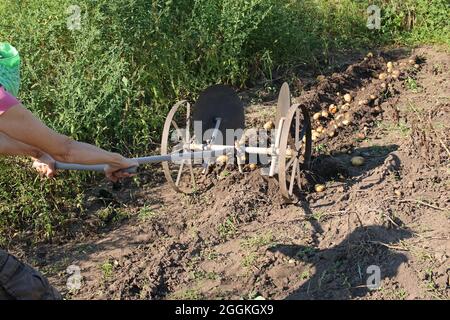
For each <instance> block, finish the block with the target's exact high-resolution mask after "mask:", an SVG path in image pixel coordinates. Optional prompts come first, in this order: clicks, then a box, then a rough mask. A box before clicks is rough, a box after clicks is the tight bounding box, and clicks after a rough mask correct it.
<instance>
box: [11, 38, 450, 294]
mask: <svg viewBox="0 0 450 320" xmlns="http://www.w3.org/2000/svg"><path fill="white" fill-rule="evenodd" d="M373 54H374V57H373V58H366V59H364V57H359V58H358V59H357V60H356V61H355V60H353V61H351V62H348V63H347V64H344V65H341V66H340V67H339V68H338V69H337V70H335V71H336V72H334V73H332V74H327V75H326V77H325V79H323V80H322V81H318V80H315V79H314V80H311V79H303V80H299V81H297V82H296V87H295V90H296V92H298V97H295V99H294V102H296V103H300V104H304V105H305V106H307V107H308V108H309V109H310V110H311V114H314V113H316V112H318V111H321V110H328V108H329V105H330V104H336V105H338V106H342V105H343V104H344V103H343V96H344V94H346V93H350V94H351V95H352V102H351V103H350V110H349V114H350V115H351V117H350V123H349V124H348V125H347V126H344V125H342V126H340V127H338V128H337V129H333V122H332V121H333V119H332V118H333V117H332V116H330V117H329V118H328V119H322V120H320V123H318V122H315V123H314V125H313V126H314V128H317V127H318V126H319V125H321V126H323V127H324V128H325V129H326V132H329V131H330V130H333V131H334V132H335V135H334V136H333V137H329V136H328V135H327V134H326V135H325V136H324V137H322V138H319V139H318V140H317V141H315V142H314V157H313V165H312V169H311V171H310V172H305V184H304V186H303V190H302V191H301V192H299V201H298V202H297V203H294V204H285V203H283V201H282V199H281V196H280V195H279V191H278V183H277V181H276V180H275V179H270V178H266V177H263V176H261V174H260V172H259V170H255V171H250V170H248V169H247V170H246V172H245V173H244V174H240V173H239V172H238V171H237V170H232V168H227V169H224V170H221V171H220V170H219V174H217V175H216V176H215V178H214V179H212V180H211V181H212V182H211V185H210V187H209V188H208V190H207V191H205V192H203V193H201V194H197V195H194V196H185V195H182V194H177V193H175V192H174V191H172V189H171V188H170V187H169V186H168V185H167V184H166V183H165V182H164V179H163V176H162V173H161V170H156V169H155V170H154V171H148V173H147V174H144V175H141V176H140V177H139V179H136V180H135V181H133V182H128V183H125V184H124V185H122V186H115V187H113V188H112V187H111V186H110V185H108V184H106V183H105V184H104V185H101V186H96V187H95V188H93V189H92V190H91V191H90V192H89V194H90V197H89V198H88V199H86V203H85V211H84V213H83V215H82V216H79V217H74V219H73V221H71V222H70V223H69V224H68V227H67V230H68V231H67V234H66V235H67V236H66V237H63V238H61V239H59V240H58V241H56V240H55V242H54V243H52V244H41V245H39V246H37V247H35V246H31V247H22V248H18V249H16V253H17V254H18V255H19V256H22V257H23V258H24V259H27V260H28V261H29V262H30V263H31V264H32V265H34V266H36V267H38V268H39V269H40V270H41V271H43V272H44V273H45V274H46V275H48V276H49V277H50V280H51V282H52V283H53V284H55V285H56V286H57V287H58V288H59V289H60V290H61V291H62V292H63V294H64V295H65V296H66V298H68V299H200V298H206V299H241V298H243V299H254V298H256V297H263V298H265V299H449V297H450V283H449V281H450V280H449V277H450V263H449V255H450V224H449V219H450V208H449V203H450V197H449V195H450V180H449V175H450V167H449V157H450V154H449V148H450V143H449V141H450V139H449V133H450V131H449V126H450V55H449V54H448V53H447V52H445V51H444V50H441V49H439V48H431V47H421V48H417V49H414V50H412V51H410V50H407V49H392V50H386V51H384V52H374V53H373ZM410 60H412V61H410ZM388 61H392V62H393V64H394V69H395V70H399V71H400V75H399V77H398V78H396V79H395V78H394V77H392V76H388V77H387V79H384V80H379V78H378V76H379V74H380V73H385V72H387V71H386V69H387V67H386V64H387V62H388ZM242 96H243V99H244V100H245V101H247V100H249V101H250V99H246V96H245V93H243V94H242ZM371 96H372V97H371ZM271 98H274V97H270V99H271ZM266 100H267V99H266ZM360 101H361V103H359V102H360ZM275 105H276V101H275V100H272V101H269V102H266V103H258V104H253V105H251V104H250V103H248V106H247V107H246V110H247V116H246V121H247V124H246V125H247V127H258V128H259V127H262V125H263V124H264V123H265V121H267V120H270V119H273V118H274V115H275ZM334 118H337V115H335V116H334ZM334 121H335V122H334V123H336V122H337V120H336V119H334ZM354 156H362V157H363V158H364V159H365V164H364V165H363V166H361V167H355V166H352V164H351V158H352V157H354ZM319 183H320V184H324V185H325V186H326V189H325V191H324V192H321V193H317V192H315V191H314V186H315V185H316V184H319ZM105 208H106V209H105ZM69 265H76V266H79V267H80V268H81V275H82V277H83V281H82V286H81V289H80V290H76V291H71V292H69V290H68V289H67V287H66V282H67V279H68V277H69V276H70V275H68V274H67V272H66V269H67V267H68V266H69ZM373 265H375V266H378V267H379V268H380V270H381V286H380V287H379V288H378V289H377V290H369V288H368V287H367V280H368V278H369V277H370V274H369V273H367V271H368V267H369V266H373Z"/></svg>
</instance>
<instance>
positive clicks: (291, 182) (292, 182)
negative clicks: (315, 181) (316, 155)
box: [289, 158, 298, 195]
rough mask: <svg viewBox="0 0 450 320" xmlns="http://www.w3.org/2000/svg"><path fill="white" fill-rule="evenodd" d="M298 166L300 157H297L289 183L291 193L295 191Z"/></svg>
mask: <svg viewBox="0 0 450 320" xmlns="http://www.w3.org/2000/svg"><path fill="white" fill-rule="evenodd" d="M297 168H298V158H295V161H294V165H293V168H292V174H291V181H290V184H289V195H292V193H293V191H294V183H295V178H296V175H297Z"/></svg>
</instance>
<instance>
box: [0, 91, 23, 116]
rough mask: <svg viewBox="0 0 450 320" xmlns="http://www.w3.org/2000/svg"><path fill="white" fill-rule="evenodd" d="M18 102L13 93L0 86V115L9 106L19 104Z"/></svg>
mask: <svg viewBox="0 0 450 320" xmlns="http://www.w3.org/2000/svg"><path fill="white" fill-rule="evenodd" d="M19 104H20V102H19V100H17V99H16V98H15V97H14V96H13V95H11V94H10V93H8V92H7V91H6V90H5V89H4V88H3V87H1V86H0V116H1V115H2V114H3V113H4V112H5V111H7V110H8V109H9V108H11V107H14V106H17V105H19Z"/></svg>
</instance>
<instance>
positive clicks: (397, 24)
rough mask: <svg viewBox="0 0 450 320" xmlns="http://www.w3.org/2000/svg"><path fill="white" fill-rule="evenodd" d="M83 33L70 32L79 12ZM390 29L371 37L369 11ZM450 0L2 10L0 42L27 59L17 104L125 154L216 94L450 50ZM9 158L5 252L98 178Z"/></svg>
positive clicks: (119, 3) (38, 1) (20, 5)
mask: <svg viewBox="0 0 450 320" xmlns="http://www.w3.org/2000/svg"><path fill="white" fill-rule="evenodd" d="M73 4H76V5H78V6H80V8H81V14H82V16H81V27H82V28H81V30H75V31H71V30H69V29H68V28H67V20H68V17H69V16H70V13H69V12H68V11H67V10H68V8H69V6H70V5H73ZM370 4H378V5H379V6H380V7H381V8H382V28H381V30H378V31H371V30H369V29H368V28H367V27H366V23H367V17H368V14H367V7H368V6H369V5H370ZM448 21H450V9H449V1H448V0H417V1H416V0H414V1H413V0H384V1H351V0H341V1H338V0H334V1H333V0H76V1H74V0H2V1H1V2H0V41H9V42H11V43H12V44H13V45H15V46H16V47H17V48H18V49H19V50H20V52H21V55H22V58H23V68H22V91H21V94H20V98H21V100H22V101H23V103H24V104H25V106H26V107H27V108H29V109H30V110H32V111H33V112H34V113H35V114H36V115H38V116H39V117H40V118H41V119H42V120H43V121H45V122H46V123H47V124H48V125H49V126H50V127H52V128H54V129H56V130H58V131H59V132H62V133H65V134H67V135H69V136H71V137H73V138H74V139H78V140H82V141H86V142H90V143H95V144H96V145H98V146H101V147H103V148H105V149H109V150H112V151H119V152H121V153H124V154H125V155H128V156H134V155H144V154H148V153H149V152H151V151H152V149H154V146H155V144H158V142H159V138H160V134H161V130H162V125H163V122H164V118H165V115H166V114H167V112H168V110H169V107H170V106H171V105H172V104H173V102H175V101H176V100H177V99H180V98H188V99H195V96H196V94H198V92H199V91H200V90H202V89H204V88H205V87H207V86H208V85H211V84H215V83H228V84H232V85H234V86H237V87H249V86H252V85H253V84H254V83H255V82H256V81H258V80H260V79H270V77H271V75H272V71H273V70H275V69H276V68H281V69H283V68H288V67H289V66H293V65H299V64H305V65H307V66H311V67H315V66H318V65H320V64H321V63H322V62H323V61H327V58H328V57H329V56H330V55H335V54H337V53H339V52H346V51H347V52H348V51H352V50H358V49H363V48H369V47H374V46H378V45H385V44H403V45H405V44H406V45H415V44H418V43H424V42H426V43H444V44H446V45H450V39H449V34H450V27H449V22H448ZM28 167H29V162H27V161H26V160H24V159H1V160H0V245H2V243H3V244H4V245H5V244H6V242H7V240H8V239H11V237H12V236H13V234H15V233H17V234H18V235H19V236H20V235H21V234H23V233H27V234H31V235H32V238H33V239H35V240H45V239H51V238H52V237H53V236H54V235H55V233H58V231H59V230H61V229H62V227H63V226H64V223H65V222H66V221H67V220H68V217H70V216H73V215H74V214H75V215H76V214H82V212H83V194H84V190H85V189H86V188H87V186H89V184H90V183H92V182H93V181H95V179H97V180H98V179H101V177H93V176H91V175H88V174H73V173H64V175H63V177H64V179H63V178H60V179H57V180H55V181H49V182H46V183H42V182H41V181H40V179H39V178H38V177H36V174H35V173H33V172H32V171H31V170H29V169H27V170H24V168H28Z"/></svg>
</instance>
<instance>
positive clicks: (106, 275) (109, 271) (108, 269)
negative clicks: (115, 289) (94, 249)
mask: <svg viewBox="0 0 450 320" xmlns="http://www.w3.org/2000/svg"><path fill="white" fill-rule="evenodd" d="M100 269H101V271H102V276H103V279H104V280H108V279H110V278H111V277H112V275H113V270H114V265H113V264H112V263H111V262H110V261H109V260H107V261H105V262H104V263H103V264H102V265H101V266H100Z"/></svg>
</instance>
